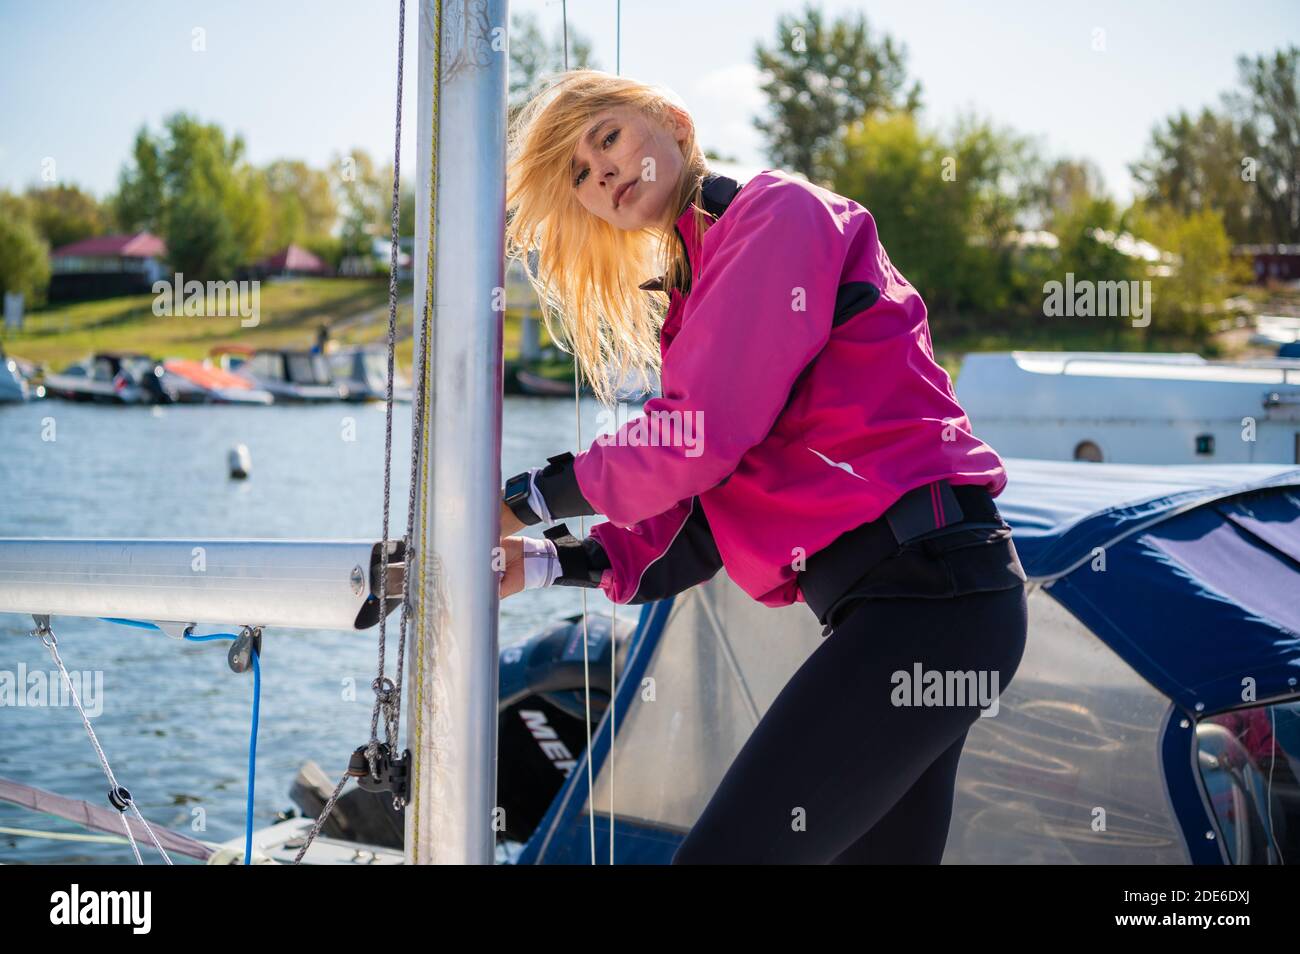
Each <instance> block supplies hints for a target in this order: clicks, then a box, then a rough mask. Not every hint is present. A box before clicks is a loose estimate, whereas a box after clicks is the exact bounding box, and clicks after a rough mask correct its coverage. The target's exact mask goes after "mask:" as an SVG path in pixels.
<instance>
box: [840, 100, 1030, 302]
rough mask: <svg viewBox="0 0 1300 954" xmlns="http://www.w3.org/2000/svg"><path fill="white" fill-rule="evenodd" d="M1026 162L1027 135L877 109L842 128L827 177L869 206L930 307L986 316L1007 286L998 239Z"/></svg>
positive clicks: (1012, 210) (1010, 219)
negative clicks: (933, 124) (935, 125)
mask: <svg viewBox="0 0 1300 954" xmlns="http://www.w3.org/2000/svg"><path fill="white" fill-rule="evenodd" d="M945 138H946V141H945ZM1029 159H1030V153H1029V147H1028V144H1027V143H1026V142H1025V141H1023V140H1021V139H1019V138H1017V137H1015V136H1013V135H1011V134H1010V133H1008V132H1006V131H1004V130H999V129H996V128H994V127H993V126H991V125H989V124H988V123H985V122H982V121H980V120H978V119H974V118H966V119H963V120H961V121H959V122H958V123H957V125H956V126H955V128H954V129H953V130H952V131H951V133H950V134H949V135H948V136H947V137H941V136H940V135H938V134H936V133H933V132H927V131H925V130H924V129H922V128H921V127H920V125H919V124H918V123H917V121H916V118H915V117H914V116H913V115H911V114H909V113H894V114H876V115H873V116H869V117H866V118H864V119H861V120H859V121H858V122H857V123H855V124H854V125H853V126H852V127H851V128H850V129H849V131H848V132H847V133H846V135H845V137H844V139H843V141H842V144H841V148H840V149H839V150H837V153H836V160H835V164H834V165H833V166H832V168H831V172H832V180H831V183H832V188H833V189H834V190H835V191H836V192H839V193H841V194H842V195H845V196H848V197H849V198H852V199H855V200H857V201H858V202H860V203H862V204H863V205H864V206H866V207H867V208H868V209H869V210H870V211H871V214H872V217H873V218H874V219H875V222H876V228H877V230H878V232H879V234H880V237H881V242H882V243H883V244H884V246H885V248H886V249H887V251H888V254H889V257H890V260H891V261H892V262H893V263H894V265H895V266H897V267H898V269H899V270H900V271H901V272H902V273H903V274H904V275H905V276H906V277H907V280H908V282H909V283H911V284H912V285H913V286H915V287H916V288H917V289H918V290H920V291H921V293H922V295H923V296H924V297H925V299H926V302H927V303H928V304H929V305H930V308H931V311H932V312H946V313H947V314H948V315H949V316H950V317H951V316H953V315H955V314H957V313H958V312H959V311H961V310H963V309H972V310H976V311H978V312H980V313H983V314H989V313H992V312H996V311H998V310H1000V309H1001V308H1003V307H1005V306H1006V305H1007V304H1008V303H1009V301H1010V299H1011V297H1012V295H1013V292H1014V285H1013V284H1012V283H1011V282H1010V280H1009V276H1010V272H1011V270H1012V267H1013V263H1012V260H1011V251H1010V249H1009V247H1008V244H1007V241H1006V239H1007V237H1008V234H1009V233H1010V232H1011V231H1012V230H1013V229H1014V228H1015V225H1016V221H1017V219H1018V217H1019V216H1020V214H1021V212H1022V209H1023V206H1024V203H1025V200H1024V199H1023V198H1022V190H1020V189H1019V188H1018V187H1017V186H1018V183H1019V182H1020V181H1021V180H1022V179H1023V177H1024V175H1025V172H1024V169H1025V168H1026V167H1027V166H1028V164H1029Z"/></svg>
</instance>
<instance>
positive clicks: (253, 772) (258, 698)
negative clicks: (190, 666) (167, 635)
mask: <svg viewBox="0 0 1300 954" xmlns="http://www.w3.org/2000/svg"><path fill="white" fill-rule="evenodd" d="M185 638H186V639H187V640H189V641H190V642H194V643H207V642H211V641H212V640H214V639H238V638H239V637H238V636H236V635H235V634H234V633H213V634H212V635H210V636H191V635H190V634H189V633H186V634H185ZM260 655H261V653H259V652H258V651H257V644H256V643H254V644H253V650H252V657H251V658H252V661H253V717H252V728H251V729H249V734H248V786H247V792H246V794H245V796H244V864H246V865H251V864H252V863H253V791H254V789H255V788H256V787H257V724H258V721H259V720H260V711H261V708H262V664H261V663H260V662H259V661H258V657H259V656H260Z"/></svg>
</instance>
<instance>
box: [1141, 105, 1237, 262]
mask: <svg viewBox="0 0 1300 954" xmlns="http://www.w3.org/2000/svg"><path fill="white" fill-rule="evenodd" d="M1246 149H1247V147H1246V144H1245V142H1244V141H1243V139H1242V136H1241V132H1240V130H1239V129H1238V127H1237V125H1236V124H1235V123H1234V122H1233V120H1232V119H1231V117H1228V116H1225V115H1220V114H1218V113H1215V112H1214V111H1213V110H1211V109H1208V108H1206V109H1203V110H1202V111H1201V114H1200V116H1198V117H1196V118H1195V119H1193V118H1192V117H1191V116H1190V115H1188V114H1187V113H1186V112H1180V113H1178V115H1176V116H1171V117H1169V118H1167V119H1166V120H1165V121H1164V123H1163V124H1162V125H1159V126H1157V127H1156V128H1155V129H1154V130H1153V131H1152V133H1151V143H1150V144H1149V146H1148V147H1147V154H1146V156H1145V157H1144V158H1143V159H1141V160H1139V161H1138V162H1135V163H1133V164H1132V165H1130V166H1129V171H1130V172H1132V174H1133V177H1134V178H1135V179H1136V180H1137V181H1138V183H1139V184H1140V186H1141V192H1140V194H1141V198H1142V199H1143V200H1144V201H1146V202H1148V203H1150V204H1151V205H1152V206H1163V207H1166V208H1169V209H1173V210H1174V211H1176V212H1178V213H1179V214H1181V215H1185V216H1186V215H1192V214H1194V213H1197V212H1202V211H1207V210H1213V211H1216V212H1218V213H1219V214H1220V215H1221V216H1222V217H1223V220H1224V222H1225V223H1227V227H1228V229H1229V231H1230V232H1231V233H1232V234H1233V235H1234V236H1236V237H1237V239H1238V240H1239V241H1245V240H1246V239H1248V238H1250V237H1251V236H1252V235H1253V234H1256V233H1257V229H1256V228H1255V227H1254V226H1253V224H1252V222H1251V219H1252V209H1251V205H1252V191H1253V190H1252V189H1251V187H1250V184H1249V183H1247V182H1245V181H1243V179H1242V172H1243V167H1242V160H1243V157H1245V155H1246Z"/></svg>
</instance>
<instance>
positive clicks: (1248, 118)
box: [1227, 46, 1300, 243]
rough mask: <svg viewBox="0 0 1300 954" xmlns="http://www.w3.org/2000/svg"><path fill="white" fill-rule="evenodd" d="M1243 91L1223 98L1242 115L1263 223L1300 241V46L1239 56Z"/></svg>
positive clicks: (1276, 238) (1265, 232) (1266, 233)
mask: <svg viewBox="0 0 1300 954" xmlns="http://www.w3.org/2000/svg"><path fill="white" fill-rule="evenodd" d="M1237 68H1238V70H1239V71H1240V77H1241V85H1242V90H1241V91H1240V92H1237V93H1233V94H1229V96H1228V97H1227V101H1228V105H1229V108H1231V109H1232V110H1233V111H1234V112H1235V113H1236V114H1237V115H1238V116H1239V117H1240V120H1241V140H1242V144H1243V146H1244V148H1245V156H1244V157H1242V158H1243V160H1246V161H1248V160H1255V166H1254V173H1255V175H1254V181H1253V182H1251V183H1250V184H1251V185H1253V186H1254V187H1255V188H1254V189H1253V191H1252V193H1251V195H1252V199H1253V204H1254V207H1255V208H1256V210H1257V215H1258V219H1259V220H1260V223H1261V228H1260V229H1259V230H1258V234H1260V235H1261V237H1264V238H1266V239H1267V240H1270V241H1273V242H1278V243H1294V242H1300V47H1295V46H1292V47H1289V48H1287V49H1285V50H1277V51H1276V52H1274V53H1273V54H1272V55H1270V56H1259V57H1256V58H1254V59H1251V58H1250V57H1248V56H1243V57H1241V58H1239V59H1238V60H1237Z"/></svg>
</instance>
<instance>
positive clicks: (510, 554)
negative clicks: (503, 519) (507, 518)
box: [498, 514, 524, 599]
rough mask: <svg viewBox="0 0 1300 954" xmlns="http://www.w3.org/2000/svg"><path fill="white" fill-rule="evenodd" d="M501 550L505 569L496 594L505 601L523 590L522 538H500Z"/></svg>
mask: <svg viewBox="0 0 1300 954" xmlns="http://www.w3.org/2000/svg"><path fill="white" fill-rule="evenodd" d="M511 516H514V514H511ZM501 549H502V551H503V552H504V555H505V562H506V568H505V572H503V573H502V574H501V580H500V584H499V586H498V592H499V593H500V596H501V599H505V598H506V597H507V596H512V595H513V594H515V593H518V592H519V591H520V590H522V589H523V588H524V538H523V537H502V538H501Z"/></svg>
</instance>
